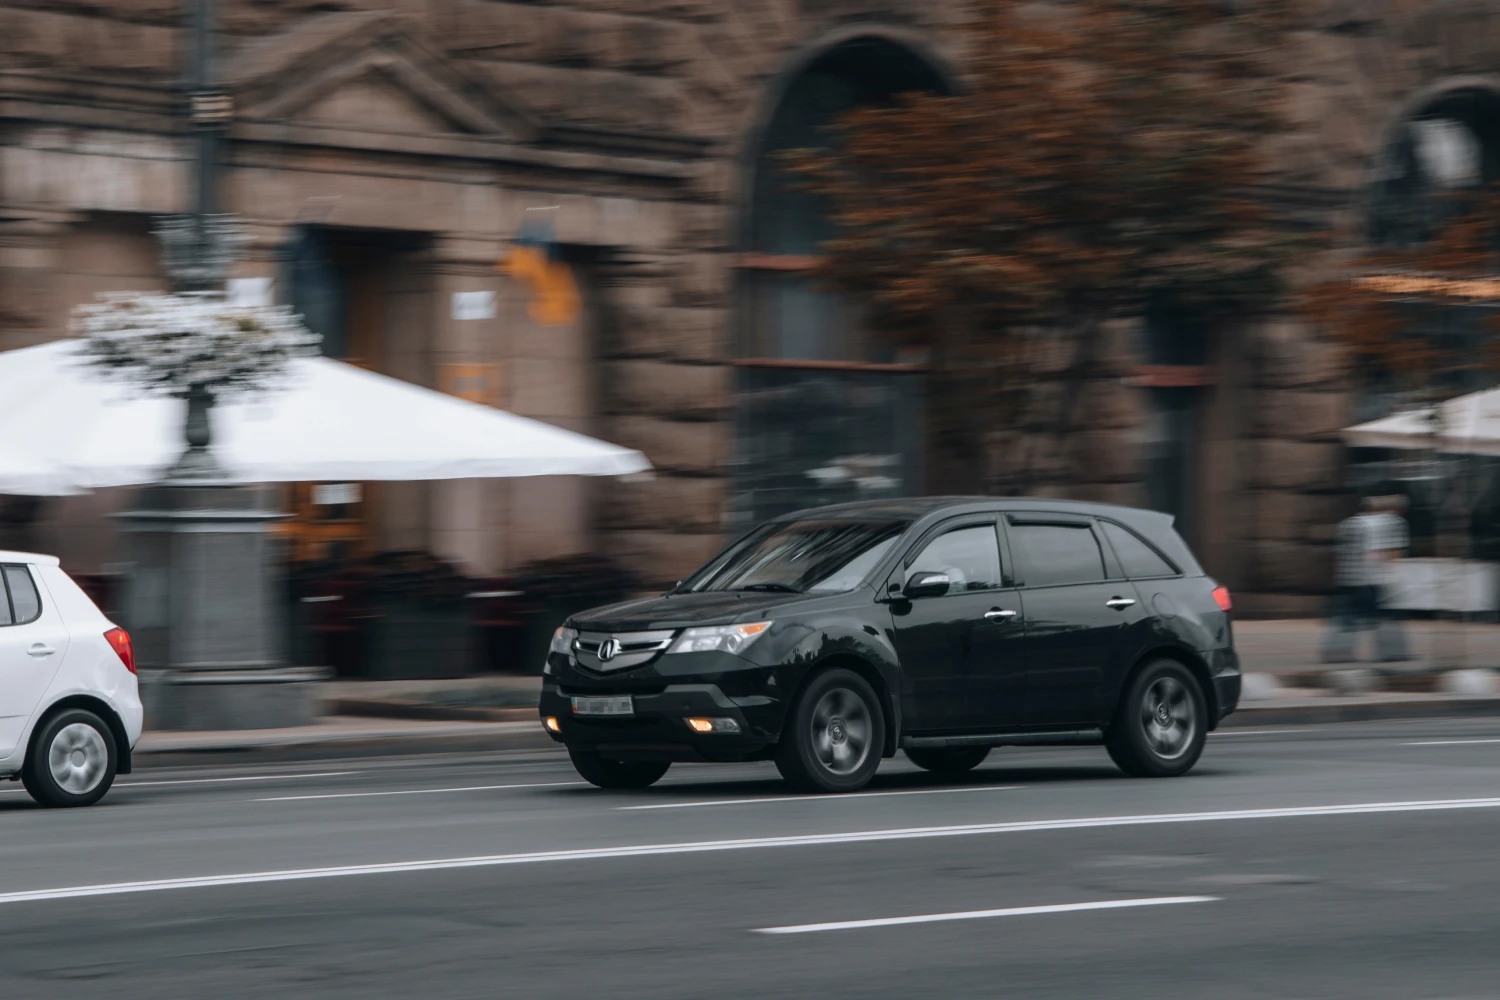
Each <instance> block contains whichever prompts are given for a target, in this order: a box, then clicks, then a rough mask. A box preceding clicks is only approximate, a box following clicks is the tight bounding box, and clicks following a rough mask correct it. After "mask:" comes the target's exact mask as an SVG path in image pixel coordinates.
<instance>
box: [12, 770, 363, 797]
mask: <svg viewBox="0 0 1500 1000" xmlns="http://www.w3.org/2000/svg"><path fill="white" fill-rule="evenodd" d="M359 773H360V772H359V771H316V772H313V773H311V774H249V775H241V776H238V777H233V778H172V779H165V778H163V779H158V780H156V781H118V782H116V783H115V788H142V787H145V786H147V785H214V784H219V783H221V782H228V781H301V780H303V779H304V778H341V777H343V776H345V775H349V774H359ZM7 793H11V794H15V793H21V794H24V793H25V789H21V788H7V789H5V790H4V791H3V792H0V795H4V794H7Z"/></svg>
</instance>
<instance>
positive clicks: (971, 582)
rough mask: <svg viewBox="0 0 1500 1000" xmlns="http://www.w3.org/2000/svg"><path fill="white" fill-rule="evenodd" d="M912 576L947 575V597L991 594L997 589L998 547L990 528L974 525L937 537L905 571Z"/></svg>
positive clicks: (998, 579)
mask: <svg viewBox="0 0 1500 1000" xmlns="http://www.w3.org/2000/svg"><path fill="white" fill-rule="evenodd" d="M915 573H946V574H948V593H950V594H962V593H966V592H968V591H972V590H992V589H994V588H995V587H998V586H1000V585H1001V584H1000V580H1001V578H1000V545H999V543H998V542H997V541H996V536H995V526H994V525H993V524H975V525H970V526H968V527H963V528H955V529H953V530H952V531H948V532H945V533H943V534H941V535H938V536H937V537H936V538H934V539H933V540H932V541H930V542H928V543H927V545H926V546H925V547H923V549H922V552H921V554H920V555H918V556H917V557H916V559H914V560H912V564H911V565H910V566H909V567H907V570H906V579H907V580H910V579H911V578H912V575H913V574H915Z"/></svg>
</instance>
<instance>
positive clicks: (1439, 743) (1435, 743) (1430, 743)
mask: <svg viewBox="0 0 1500 1000" xmlns="http://www.w3.org/2000/svg"><path fill="white" fill-rule="evenodd" d="M1468 743H1500V740H1422V741H1420V742H1418V743H1403V744H1402V746H1408V747H1455V746H1462V745H1464V744H1468Z"/></svg>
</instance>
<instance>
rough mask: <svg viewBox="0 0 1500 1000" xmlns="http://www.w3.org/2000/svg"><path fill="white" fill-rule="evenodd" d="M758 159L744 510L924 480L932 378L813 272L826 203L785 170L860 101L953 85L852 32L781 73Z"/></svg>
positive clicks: (745, 318)
mask: <svg viewBox="0 0 1500 1000" xmlns="http://www.w3.org/2000/svg"><path fill="white" fill-rule="evenodd" d="M775 90H776V91H778V92H777V93H774V94H773V97H774V106H773V107H772V108H771V110H770V113H769V114H768V115H767V116H766V118H765V119H764V124H763V126H762V127H761V129H760V130H759V134H758V137H757V139H756V141H755V142H754V144H753V148H752V150H751V151H750V155H749V157H748V160H747V164H746V166H747V170H748V175H749V177H748V183H747V185H746V199H745V205H744V210H743V215H742V221H741V225H740V251H741V252H740V253H739V255H738V258H737V260H738V265H739V267H738V272H739V273H738V280H737V288H736V297H737V301H736V342H737V355H738V362H737V364H738V379H737V384H736V392H737V412H736V501H737V502H736V505H735V507H736V509H735V515H736V517H737V518H738V519H739V520H741V521H742V522H749V521H754V520H759V519H761V518H764V517H767V516H770V515H773V514H776V513H781V512H784V511H789V510H795V509H797V508H800V507H807V506H814V505H817V504H822V503H835V502H839V501H843V500H854V499H863V498H873V497H880V496H902V495H910V494H913V493H920V492H922V487H923V484H922V482H921V477H922V465H921V456H922V451H923V445H924V441H923V433H922V401H921V376H920V370H919V368H918V366H914V365H903V364H897V363H895V362H896V360H897V359H895V358H893V357H891V356H890V354H889V353H888V352H886V351H883V350H882V349H881V348H880V347H879V345H877V344H875V343H872V342H871V341H870V340H869V339H868V338H867V337H865V336H864V335H863V332H862V330H861V325H860V318H859V310H858V308H857V304H856V303H853V302H851V301H849V299H847V298H845V297H843V296H840V295H837V294H835V293H832V292H829V291H827V290H825V289H822V288H819V287H818V285H817V283H816V282H815V280H814V279H812V278H811V277H810V276H809V274H808V271H809V270H810V269H811V268H812V267H813V266H814V265H815V264H816V261H817V254H818V253H819V249H820V246H821V245H822V243H823V242H824V241H825V240H827V239H828V238H829V237H831V236H832V235H833V227H832V223H831V222H830V220H829V218H828V211H827V206H826V205H825V204H824V203H823V202H822V200H821V199H819V198H818V197H816V196H814V195H813V194H811V193H809V192H807V191H804V190H801V189H800V187H799V185H798V181H797V178H796V177H795V176H794V175H792V174H791V173H789V172H788V171H787V170H786V169H785V164H784V161H783V154H784V153H785V152H786V151H787V150H792V149H809V148H820V147H826V146H827V144H828V143H829V142H830V141H831V139H832V136H831V132H830V127H831V126H833V125H834V124H835V123H836V122H837V121H838V119H839V118H840V117H841V116H843V115H845V114H846V113H848V112H849V111H852V110H854V109H855V108H858V107H862V106H868V105H871V104H880V103H883V102H887V101H890V100H892V98H893V97H894V96H895V95H897V94H901V93H907V92H912V91H936V92H945V91H946V90H947V88H946V86H945V84H944V82H943V79H942V77H941V75H940V74H939V73H938V72H937V71H936V70H935V69H934V67H933V66H932V65H931V64H930V63H929V62H928V61H927V60H926V59H924V58H923V57H922V56H920V55H919V54H917V53H916V52H914V51H913V50H912V49H910V48H908V47H906V46H904V45H901V44H898V43H896V42H893V41H891V40H889V39H887V38H884V37H879V36H874V35H871V36H864V37H856V38H851V39H849V40H847V41H844V42H842V43H840V44H837V45H834V46H833V47H831V48H829V49H827V50H825V51H823V52H822V53H820V54H819V55H817V56H816V57H814V58H813V59H811V60H809V61H807V62H806V63H805V64H804V65H803V66H801V67H800V68H798V69H796V70H794V71H792V72H791V73H790V74H789V75H788V76H786V77H784V78H783V79H782V80H781V81H779V82H778V84H777V85H776V88H775Z"/></svg>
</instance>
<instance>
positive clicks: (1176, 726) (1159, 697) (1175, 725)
mask: <svg viewBox="0 0 1500 1000" xmlns="http://www.w3.org/2000/svg"><path fill="white" fill-rule="evenodd" d="M1207 737H1208V704H1207V701H1206V699H1205V698H1204V697H1203V688H1202V687H1201V686H1200V685H1199V684H1198V679H1197V678H1196V677H1194V676H1193V673H1192V671H1190V670H1189V669H1188V668H1187V667H1185V666H1183V665H1182V664H1181V663H1178V662H1177V661H1176V660H1155V661H1153V662H1151V663H1148V664H1146V667H1145V669H1143V670H1141V672H1140V673H1138V674H1136V676H1135V678H1134V679H1133V680H1131V682H1130V685H1129V687H1127V688H1126V690H1125V697H1124V698H1123V699H1121V701H1120V707H1119V709H1118V710H1117V711H1116V712H1115V718H1114V721H1113V722H1112V723H1111V724H1110V727H1109V732H1108V733H1107V734H1106V735H1105V740H1104V745H1105V747H1106V748H1107V749H1108V750H1109V755H1110V757H1111V758H1112V759H1113V760H1114V762H1115V763H1116V764H1118V765H1119V766H1120V770H1122V771H1124V772H1125V773H1126V774H1129V775H1133V776H1134V777H1137V778H1175V777H1177V776H1178V775H1180V774H1186V773H1187V772H1188V771H1190V770H1192V767H1193V765H1194V764H1196V763H1198V757H1199V756H1200V755H1201V754H1202V753H1203V744H1204V741H1205V740H1206V739H1207Z"/></svg>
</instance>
